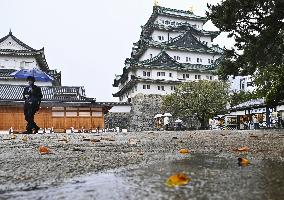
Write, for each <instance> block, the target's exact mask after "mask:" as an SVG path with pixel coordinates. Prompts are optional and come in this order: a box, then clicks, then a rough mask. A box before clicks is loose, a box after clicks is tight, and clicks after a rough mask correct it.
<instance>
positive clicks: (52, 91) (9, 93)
mask: <svg viewBox="0 0 284 200" xmlns="http://www.w3.org/2000/svg"><path fill="white" fill-rule="evenodd" d="M24 87H25V86H23V85H0V119H1V120H0V130H8V129H9V128H11V127H12V128H13V130H17V131H23V130H25V127H26V121H25V118H24V113H23V106H24V101H23V97H22V93H23V90H24ZM41 90H42V93H43V99H42V103H41V107H40V110H39V112H38V113H37V114H36V115H35V121H36V122H37V124H38V125H39V126H40V127H41V128H46V129H48V128H49V129H51V128H52V129H53V130H54V131H56V132H65V131H66V129H71V128H74V129H82V128H83V129H85V130H94V129H102V128H104V127H105V125H104V114H105V113H107V112H108V110H109V109H111V106H110V104H108V103H100V102H96V100H95V99H93V98H87V97H86V96H85V91H84V89H83V87H67V86H42V87H41Z"/></svg>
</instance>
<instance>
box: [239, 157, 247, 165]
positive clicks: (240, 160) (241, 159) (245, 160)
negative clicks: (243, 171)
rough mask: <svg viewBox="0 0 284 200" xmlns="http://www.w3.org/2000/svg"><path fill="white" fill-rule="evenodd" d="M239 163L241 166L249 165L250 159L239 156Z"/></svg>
mask: <svg viewBox="0 0 284 200" xmlns="http://www.w3.org/2000/svg"><path fill="white" fill-rule="evenodd" d="M238 161H239V165H241V166H248V165H249V160H248V159H245V158H238Z"/></svg>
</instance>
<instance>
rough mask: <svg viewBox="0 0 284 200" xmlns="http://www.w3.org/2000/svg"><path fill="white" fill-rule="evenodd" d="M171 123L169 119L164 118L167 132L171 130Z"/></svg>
mask: <svg viewBox="0 0 284 200" xmlns="http://www.w3.org/2000/svg"><path fill="white" fill-rule="evenodd" d="M169 123H170V119H169V117H167V116H166V117H164V128H165V130H166V131H167V130H168V129H169Z"/></svg>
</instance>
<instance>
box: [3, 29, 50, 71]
mask: <svg viewBox="0 0 284 200" xmlns="http://www.w3.org/2000/svg"><path fill="white" fill-rule="evenodd" d="M0 55H6V56H33V57H35V59H36V61H37V62H38V63H39V68H40V69H41V70H43V71H46V72H47V71H48V70H49V67H48V64H47V62H46V59H45V55H44V48H42V49H39V50H36V49H34V48H32V47H30V46H28V45H27V44H25V43H24V42H22V41H21V40H19V39H18V38H17V37H15V36H14V35H13V34H12V32H11V31H10V32H9V34H8V35H6V36H5V37H3V38H1V39H0Z"/></svg>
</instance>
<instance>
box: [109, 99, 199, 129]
mask: <svg viewBox="0 0 284 200" xmlns="http://www.w3.org/2000/svg"><path fill="white" fill-rule="evenodd" d="M161 104H162V96H161V95H155V94H150V95H149V94H148V95H146V94H137V95H136V96H135V97H134V98H132V105H131V110H130V113H124V112H123V113H121V112H117V113H115V112H114V113H112V112H109V113H108V114H106V115H105V128H109V129H113V128H116V127H119V128H120V130H121V129H127V130H128V131H152V130H156V127H155V120H154V116H155V115H156V114H158V113H160V114H162V111H161ZM171 120H172V121H174V120H175V119H174V118H171ZM182 120H183V124H184V126H185V127H186V129H188V130H191V129H198V127H199V126H200V124H199V122H198V121H197V120H196V119H195V118H194V117H191V118H187V119H182ZM172 129H173V128H172Z"/></svg>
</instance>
